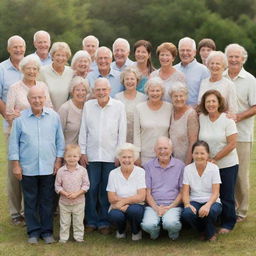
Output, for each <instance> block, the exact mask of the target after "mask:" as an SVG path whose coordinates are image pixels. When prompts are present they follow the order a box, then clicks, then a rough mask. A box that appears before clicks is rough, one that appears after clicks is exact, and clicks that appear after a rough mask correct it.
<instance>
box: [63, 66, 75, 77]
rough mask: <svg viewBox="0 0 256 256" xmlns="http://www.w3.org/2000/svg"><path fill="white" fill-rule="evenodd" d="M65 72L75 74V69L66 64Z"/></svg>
mask: <svg viewBox="0 0 256 256" xmlns="http://www.w3.org/2000/svg"><path fill="white" fill-rule="evenodd" d="M65 73H67V74H69V75H72V76H73V74H74V71H73V69H72V68H71V67H69V66H65Z"/></svg>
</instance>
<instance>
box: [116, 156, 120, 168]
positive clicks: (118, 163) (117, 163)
mask: <svg viewBox="0 0 256 256" xmlns="http://www.w3.org/2000/svg"><path fill="white" fill-rule="evenodd" d="M119 165H120V162H119V160H118V159H117V158H115V167H118V166H119Z"/></svg>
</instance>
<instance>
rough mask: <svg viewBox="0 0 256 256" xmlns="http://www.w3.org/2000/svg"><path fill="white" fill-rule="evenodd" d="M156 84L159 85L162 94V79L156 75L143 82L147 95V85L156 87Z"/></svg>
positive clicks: (163, 88)
mask: <svg viewBox="0 0 256 256" xmlns="http://www.w3.org/2000/svg"><path fill="white" fill-rule="evenodd" d="M156 86H160V87H161V89H162V92H163V95H164V92H165V86H164V83H163V80H162V79H161V78H160V77H157V76H155V77H152V78H149V79H148V81H147V82H146V84H145V88H144V91H145V93H146V94H147V95H148V90H149V87H156Z"/></svg>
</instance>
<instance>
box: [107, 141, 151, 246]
mask: <svg viewBox="0 0 256 256" xmlns="http://www.w3.org/2000/svg"><path fill="white" fill-rule="evenodd" d="M138 156H139V151H138V149H137V148H136V147H135V146H134V145H133V144H130V143H125V144H123V145H122V146H120V147H119V148H118V150H117V155H116V157H117V158H118V159H119V162H120V167H118V168H116V169H114V170H112V171H111V172H110V174H109V178H108V185H107V191H108V200H109V203H110V210H109V220H110V222H111V223H112V224H114V225H116V226H117V232H116V238H125V237H126V233H125V232H126V230H125V228H126V222H127V221H129V222H130V225H131V231H132V240H134V241H136V240H140V239H141V236H142V235H141V227H140V223H141V221H142V218H143V215H144V200H145V197H146V183H145V171H144V170H143V169H142V168H140V167H138V166H135V165H134V162H135V160H136V159H137V158H138Z"/></svg>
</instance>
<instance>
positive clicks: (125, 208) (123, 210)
mask: <svg viewBox="0 0 256 256" xmlns="http://www.w3.org/2000/svg"><path fill="white" fill-rule="evenodd" d="M128 207H129V205H128V204H126V205H124V206H122V207H121V208H120V210H121V211H122V212H126V210H127V209H128Z"/></svg>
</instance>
